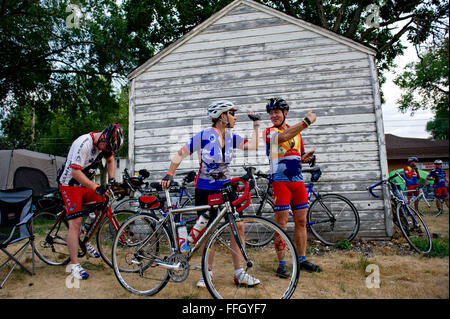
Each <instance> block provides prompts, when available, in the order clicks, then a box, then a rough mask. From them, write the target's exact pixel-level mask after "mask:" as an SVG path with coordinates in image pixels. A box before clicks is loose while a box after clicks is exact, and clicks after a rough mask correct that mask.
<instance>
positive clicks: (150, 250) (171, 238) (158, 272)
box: [112, 176, 299, 299]
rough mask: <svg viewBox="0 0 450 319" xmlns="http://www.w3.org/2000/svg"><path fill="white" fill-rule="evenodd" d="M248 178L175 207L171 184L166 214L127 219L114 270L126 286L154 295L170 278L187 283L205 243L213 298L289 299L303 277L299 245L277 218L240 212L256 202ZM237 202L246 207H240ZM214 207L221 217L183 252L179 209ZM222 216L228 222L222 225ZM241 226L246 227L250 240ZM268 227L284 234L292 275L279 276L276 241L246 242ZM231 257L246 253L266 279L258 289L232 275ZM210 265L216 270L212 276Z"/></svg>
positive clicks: (249, 266)
mask: <svg viewBox="0 0 450 319" xmlns="http://www.w3.org/2000/svg"><path fill="white" fill-rule="evenodd" d="M245 178H246V177H245V176H243V177H237V178H234V179H232V180H231V181H230V182H229V183H226V184H225V185H224V188H223V189H222V191H221V193H219V194H217V195H212V196H210V197H209V204H208V205H202V206H191V207H185V208H177V209H174V208H172V207H171V201H170V193H169V190H168V189H166V190H164V191H165V196H166V200H167V203H168V207H169V210H168V213H167V216H166V217H164V218H163V219H156V218H154V217H153V216H150V215H136V216H133V217H131V218H129V219H128V220H127V221H125V222H124V223H123V224H122V226H121V227H120V229H119V230H118V232H117V234H116V237H115V239H114V243H113V250H112V257H113V269H114V274H115V275H116V278H117V279H118V281H119V283H120V284H121V285H122V287H124V288H125V289H126V290H128V291H130V292H131V293H134V294H138V295H143V296H152V295H155V294H156V293H158V292H159V291H160V290H161V289H163V288H164V287H165V286H166V284H167V283H168V282H169V280H172V281H174V282H177V283H179V282H183V281H184V280H186V278H187V277H188V275H189V271H190V269H191V266H190V263H189V262H190V260H191V258H192V256H193V254H194V253H195V252H196V251H198V250H199V248H200V247H202V245H203V244H204V243H206V244H205V247H204V249H203V253H202V256H201V260H202V261H201V270H202V274H203V278H204V279H205V283H206V287H207V289H208V291H209V292H210V294H211V295H212V296H213V297H214V298H238V299H243V298H252V299H256V298H282V299H284V298H290V297H291V296H292V294H293V292H294V290H295V287H296V286H297V282H298V278H299V267H298V255H297V251H296V248H295V245H294V244H293V242H292V240H291V239H290V238H289V236H288V235H287V234H286V232H285V231H284V230H283V229H281V228H280V227H279V226H278V225H276V224H275V223H273V222H272V221H270V220H268V219H266V218H263V217H258V216H242V217H239V215H238V213H239V212H242V211H243V210H244V209H245V208H246V207H248V205H250V202H251V200H250V194H249V185H248V182H247V180H246V179H245ZM239 182H240V183H243V184H244V194H243V195H242V196H240V197H239V198H238V199H236V200H233V197H232V196H233V195H232V194H233V187H236V186H237V184H238V183H239ZM238 205H241V206H240V207H236V206H238ZM211 207H214V208H218V209H219V212H218V214H217V216H216V217H215V218H214V220H211V221H210V224H209V225H208V226H207V228H206V231H205V232H204V233H203V234H202V235H201V237H200V238H199V239H198V241H197V242H195V243H194V244H193V245H191V248H190V250H189V251H188V252H186V253H183V254H182V253H180V251H179V244H178V241H177V240H176V237H177V235H176V234H177V231H176V228H177V226H179V225H180V223H177V222H176V221H175V219H174V214H180V213H183V214H187V213H189V212H190V213H192V214H195V215H196V213H195V212H196V211H198V210H206V209H210V208H211ZM235 207H236V208H235ZM223 218H225V221H224V222H223V223H222V224H220V222H221V220H222V219H223ZM219 224H220V225H219ZM238 225H240V227H238ZM238 229H240V230H241V231H243V232H244V236H245V238H246V241H245V243H243V241H242V240H241V237H240V235H239V234H238ZM255 229H257V230H258V231H255ZM263 229H266V231H267V232H271V233H276V234H279V236H280V237H281V239H282V240H283V241H284V242H285V243H286V249H285V260H286V262H287V264H288V267H289V270H290V273H291V276H290V278H288V279H281V278H278V277H276V276H275V271H276V267H277V266H278V263H277V254H276V251H275V248H274V245H271V247H270V248H269V247H252V246H249V245H246V243H247V242H248V241H251V240H259V239H258V238H256V237H257V236H258V234H260V233H261V231H262V230H263ZM232 239H234V242H235V245H236V246H237V247H238V248H237V249H232V248H231V246H232V245H234V244H233V241H232ZM213 256H214V258H213ZM232 256H234V257H235V258H243V259H241V260H243V261H244V265H245V271H246V272H247V273H249V274H250V275H252V276H254V277H256V278H260V279H261V283H260V284H258V285H257V286H255V287H254V288H247V287H246V286H243V285H239V284H235V283H234V282H233V279H232V277H231V276H232V275H233V272H234V268H233V265H232V263H231V258H232ZM194 267H195V266H194ZM192 268H193V267H192ZM209 270H213V275H212V276H210V275H209V274H210V272H209ZM269 278H270V279H269Z"/></svg>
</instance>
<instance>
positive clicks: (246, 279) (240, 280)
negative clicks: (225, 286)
mask: <svg viewBox="0 0 450 319" xmlns="http://www.w3.org/2000/svg"><path fill="white" fill-rule="evenodd" d="M234 283H235V284H236V285H238V286H240V285H242V286H247V287H254V286H256V285H259V284H260V283H261V282H260V281H259V279H257V278H255V277H252V276H250V275H249V274H247V273H246V272H245V271H242V272H241V273H240V274H239V275H238V276H236V275H235V276H234Z"/></svg>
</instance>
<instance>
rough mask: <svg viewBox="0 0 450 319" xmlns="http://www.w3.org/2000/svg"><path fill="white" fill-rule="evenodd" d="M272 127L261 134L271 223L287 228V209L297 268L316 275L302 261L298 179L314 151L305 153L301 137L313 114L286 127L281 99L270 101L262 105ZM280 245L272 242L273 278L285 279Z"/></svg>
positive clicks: (304, 204) (302, 206) (302, 199)
mask: <svg viewBox="0 0 450 319" xmlns="http://www.w3.org/2000/svg"><path fill="white" fill-rule="evenodd" d="M266 111H267V113H269V115H270V120H271V121H272V124H273V126H272V127H269V128H267V129H266V130H265V131H264V136H263V137H264V139H265V142H266V153H267V156H268V157H269V163H270V174H271V175H270V177H271V181H272V190H273V197H274V202H275V220H276V222H277V223H278V224H279V225H280V226H281V227H282V228H283V229H286V228H287V222H288V218H289V209H292V212H293V217H294V223H295V227H294V242H295V244H296V246H297V250H298V253H299V262H300V268H301V269H304V270H307V271H312V272H319V271H321V268H320V267H319V266H317V265H314V264H313V263H311V262H309V261H308V260H306V245H307V231H306V215H307V212H308V195H307V192H306V188H305V183H304V181H303V175H302V162H309V161H310V160H311V158H312V155H313V154H314V151H312V152H309V153H305V148H304V145H303V140H302V136H301V134H300V132H301V131H303V130H304V129H305V128H307V127H308V126H309V125H311V124H312V123H314V122H315V121H316V114H315V113H313V112H312V111H310V112H309V113H308V114H307V116H306V117H305V119H304V120H302V121H300V122H298V123H297V124H295V125H293V126H290V125H288V124H287V123H286V118H287V115H288V112H289V105H288V103H287V102H286V101H285V100H283V99H281V98H272V99H270V100H269V102H268V103H267V105H266ZM284 245H285V244H284V242H283V241H282V240H281V239H280V238H275V249H276V250H277V255H278V258H279V265H278V269H277V271H276V274H277V276H279V277H282V278H287V277H289V273H288V270H287V266H286V263H285V261H284V260H283V252H284Z"/></svg>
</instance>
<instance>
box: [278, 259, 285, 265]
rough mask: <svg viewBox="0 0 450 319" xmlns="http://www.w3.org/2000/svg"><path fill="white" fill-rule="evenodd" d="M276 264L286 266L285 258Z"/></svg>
mask: <svg viewBox="0 0 450 319" xmlns="http://www.w3.org/2000/svg"><path fill="white" fill-rule="evenodd" d="M278 266H286V260H282V261H279V262H278Z"/></svg>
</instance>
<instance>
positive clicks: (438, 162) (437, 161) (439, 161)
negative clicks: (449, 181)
mask: <svg viewBox="0 0 450 319" xmlns="http://www.w3.org/2000/svg"><path fill="white" fill-rule="evenodd" d="M434 164H442V161H441V160H440V159H437V160H435V161H434Z"/></svg>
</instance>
